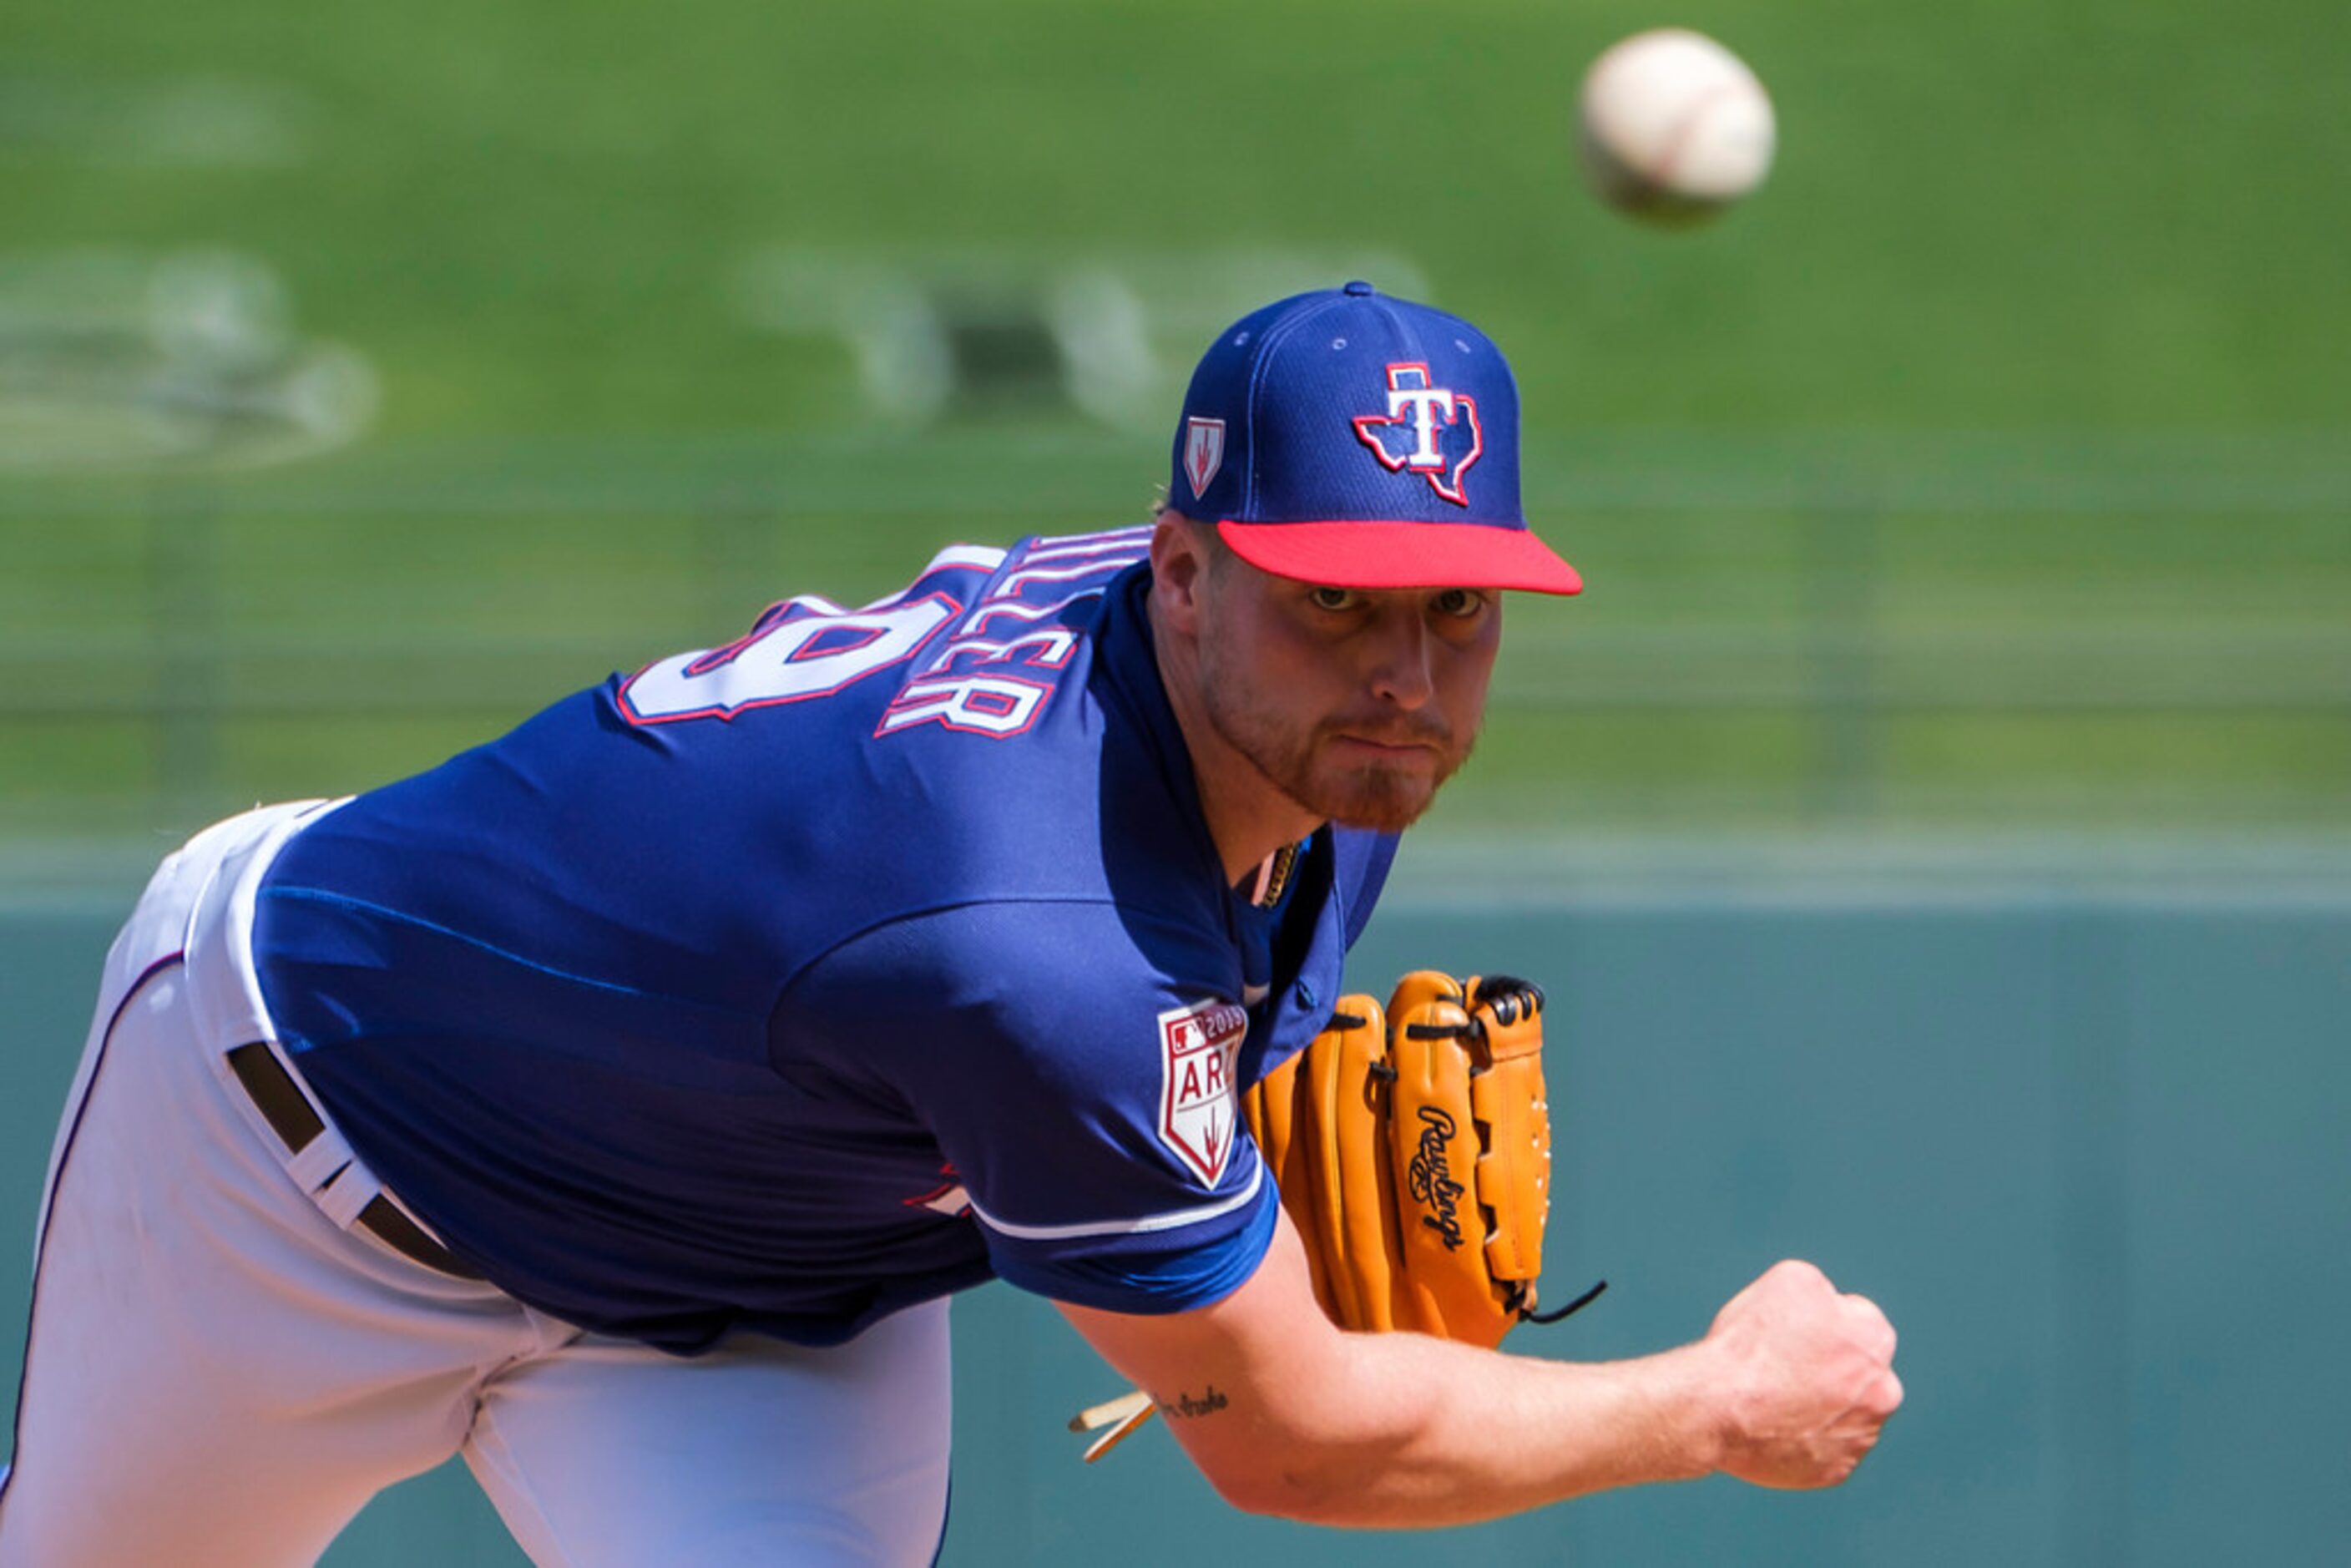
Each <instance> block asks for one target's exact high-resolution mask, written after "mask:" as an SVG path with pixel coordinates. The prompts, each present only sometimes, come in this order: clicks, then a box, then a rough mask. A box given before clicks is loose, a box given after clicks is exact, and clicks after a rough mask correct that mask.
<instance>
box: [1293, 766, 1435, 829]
mask: <svg viewBox="0 0 2351 1568" xmlns="http://www.w3.org/2000/svg"><path fill="white" fill-rule="evenodd" d="M1444 781H1445V771H1443V770H1439V769H1437V768H1426V769H1424V768H1408V767H1403V766H1396V765H1388V766H1382V767H1377V768H1350V769H1348V770H1347V771H1346V772H1344V773H1342V774H1340V775H1338V776H1337V777H1335V778H1333V779H1331V781H1330V787H1329V788H1328V789H1325V790H1322V791H1318V793H1321V794H1322V800H1319V801H1317V802H1316V804H1317V805H1318V806H1319V807H1320V808H1321V810H1322V815H1324V816H1326V817H1328V818H1330V819H1331V820H1332V821H1334V822H1338V823H1340V824H1342V825H1343V826H1345V827H1350V828H1367V829H1370V830H1371V831H1374V832H1379V833H1400V832H1402V831H1405V829H1406V828H1408V827H1410V826H1412V824H1413V823H1415V822H1416V821H1420V819H1421V817H1422V815H1423V814H1424V813H1426V811H1427V810H1428V808H1429V807H1430V806H1431V805H1432V804H1433V803H1435V801H1436V800H1437V786H1438V785H1439V784H1442V783H1443V782H1444Z"/></svg>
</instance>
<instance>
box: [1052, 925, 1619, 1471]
mask: <svg viewBox="0 0 2351 1568" xmlns="http://www.w3.org/2000/svg"><path fill="white" fill-rule="evenodd" d="M1542 1006H1543V994H1542V990H1541V988H1540V987H1538V986H1535V985H1533V984H1531V983H1530V982H1528V981H1525V980H1519V979H1512V978H1510V977H1508V976H1504V975H1495V976H1490V977H1486V978H1483V979H1480V978H1477V977H1472V978H1470V979H1469V980H1468V981H1467V982H1464V981H1461V980H1457V979H1455V978H1454V977H1452V976H1450V975H1447V974H1442V973H1439V972H1437V971H1436V970H1433V969H1423V970H1420V971H1417V972H1416V973H1414V974H1410V975H1406V976H1405V977H1404V978H1403V979H1402V980H1400V981H1398V982H1397V983H1396V988H1395V993H1394V994H1393V995H1392V996H1390V997H1389V998H1388V1004H1387V1006H1386V1008H1385V1009H1383V1008H1382V1007H1381V1006H1380V1004H1379V1003H1378V1002H1377V1001H1376V1000H1374V998H1370V997H1365V996H1353V997H1343V998H1340V1000H1339V1003H1338V1006H1337V1008H1336V1009H1334V1011H1333V1012H1332V1018H1331V1021H1330V1023H1329V1024H1328V1025H1327V1026H1325V1028H1324V1029H1323V1030H1322V1033H1321V1034H1319V1035H1317V1036H1315V1038H1314V1040H1313V1042H1312V1043H1311V1045H1309V1046H1308V1047H1307V1048H1306V1049H1305V1050H1304V1051H1301V1052H1299V1054H1298V1055H1296V1056H1295V1057H1292V1058H1291V1059H1290V1061H1286V1062H1284V1063H1283V1064H1282V1065H1281V1066H1280V1068H1279V1069H1277V1070H1276V1071H1272V1072H1270V1073H1268V1074H1267V1075H1266V1076H1265V1078H1264V1080H1263V1081H1262V1082H1259V1084H1258V1085H1257V1086H1256V1087H1255V1088H1253V1089H1251V1090H1249V1092H1248V1093H1247V1094H1246V1095H1244V1096H1243V1097H1242V1101H1241V1110H1242V1113H1243V1114H1244V1115H1246V1116H1247V1117H1248V1118H1249V1130H1250V1132H1251V1133H1253V1134H1255V1135H1256V1138H1257V1144H1258V1148H1259V1153H1260V1155H1261V1156H1262V1157H1263V1159H1264V1160H1265V1164H1266V1168H1267V1169H1269V1170H1270V1171H1271V1172H1272V1173H1273V1175H1274V1176H1275V1178H1276V1179H1277V1181H1278V1182H1279V1183H1280V1187H1281V1205H1282V1207H1284V1208H1286V1209H1288V1210H1289V1211H1290V1223H1291V1224H1293V1225H1294V1226H1296V1227H1297V1228H1298V1233H1299V1236H1300V1238H1301V1239H1302V1240H1303V1241H1304V1242H1305V1244H1306V1257H1307V1261H1308V1265H1309V1267H1310V1269H1311V1271H1312V1274H1313V1280H1314V1296H1315V1300H1316V1301H1319V1302H1321V1304H1322V1311H1323V1312H1324V1313H1325V1314H1326V1315H1327V1316H1328V1317H1329V1318H1330V1319H1331V1321H1332V1322H1335V1323H1337V1324H1338V1325H1339V1326H1340V1327H1341V1328H1343V1329H1353V1330H1359V1331H1365V1332H1385V1331H1389V1330H1395V1329H1405V1330H1410V1331H1413V1332H1416V1333H1426V1334H1435V1335H1437V1336H1438V1337H1439V1338H1443V1339H1457V1340H1461V1341H1464V1342H1466V1343H1471V1344H1476V1345H1481V1346H1484V1347H1486V1348H1488V1349H1491V1348H1493V1347H1494V1346H1495V1345H1497V1344H1499V1343H1501V1340H1502V1336H1503V1335H1504V1334H1506V1333H1509V1332H1510V1329H1511V1328H1512V1327H1513V1326H1514V1325H1516V1324H1518V1323H1519V1322H1557V1321H1558V1320H1559V1319H1561V1318H1563V1317H1565V1316H1567V1314H1568V1313H1570V1312H1574V1311H1576V1310H1577V1309H1578V1308H1580V1307H1582V1306H1583V1305H1584V1304H1585V1303H1587V1302H1589V1301H1591V1300H1592V1299H1593V1297H1595V1296H1597V1295H1598V1294H1599V1293H1600V1292H1601V1291H1604V1290H1605V1289H1607V1282H1606V1281H1602V1282H1601V1283H1600V1284H1598V1285H1595V1286H1593V1288H1592V1289H1591V1290H1589V1291H1585V1292H1584V1293H1583V1295H1581V1296H1579V1297H1577V1298H1576V1299H1575V1300H1574V1301H1570V1302H1569V1303H1568V1304H1567V1305H1566V1306H1564V1307H1562V1308H1561V1309H1560V1310H1559V1311H1557V1312H1547V1313H1541V1314H1538V1313H1537V1312H1536V1311H1535V1287H1536V1283H1537V1281H1538V1280H1539V1279H1540V1278H1541V1274H1542V1244H1543V1224H1544V1221H1545V1220H1546V1219H1547V1218H1549V1217H1550V1213H1551V1107H1550V1104H1549V1102H1548V1101H1547V1099H1546V1098H1545V1091H1544V1088H1543V1070H1542ZM1151 1409H1152V1406H1151V1403H1150V1398H1149V1396H1146V1395H1144V1394H1141V1393H1139V1392H1138V1393H1135V1394H1131V1395H1127V1396H1124V1397H1123V1398H1120V1399H1115V1400H1111V1401H1108V1402H1106V1403H1105V1404H1102V1405H1098V1406H1093V1407H1092V1409H1090V1410H1086V1411H1083V1412H1081V1413H1080V1414H1079V1416H1077V1417H1076V1418H1075V1419H1073V1420H1072V1421H1071V1423H1070V1426H1071V1430H1073V1431H1093V1430H1097V1429H1099V1428H1101V1427H1112V1428H1113V1429H1112V1430H1111V1431H1109V1432H1107V1433H1105V1434H1104V1435H1103V1436H1102V1437H1100V1438H1098V1439H1097V1440H1096V1441H1095V1442H1094V1444H1093V1445H1092V1447H1091V1448H1088V1449H1087V1450H1086V1455H1085V1457H1086V1458H1087V1460H1088V1461H1089V1462H1091V1461H1092V1460H1094V1459H1097V1458H1101V1457H1102V1455H1103V1454H1104V1453H1107V1452H1108V1451H1109V1450H1110V1449H1111V1448H1112V1447H1113V1446H1114V1445H1115V1444H1116V1443H1117V1442H1118V1441H1119V1440H1120V1439H1122V1438H1123V1437H1125V1436H1126V1435H1127V1434H1128V1433H1129V1432H1131V1431H1132V1430H1134V1427H1137V1426H1139V1425H1141V1423H1142V1422H1143V1421H1144V1419H1146V1418H1147V1417H1148V1416H1150V1414H1151Z"/></svg>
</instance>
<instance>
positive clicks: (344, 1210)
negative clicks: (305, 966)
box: [0, 803, 948, 1568]
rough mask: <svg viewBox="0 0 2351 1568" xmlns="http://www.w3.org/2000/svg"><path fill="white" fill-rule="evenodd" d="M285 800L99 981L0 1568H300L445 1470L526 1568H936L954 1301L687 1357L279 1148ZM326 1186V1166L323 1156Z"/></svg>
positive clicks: (20, 1424)
mask: <svg viewBox="0 0 2351 1568" xmlns="http://www.w3.org/2000/svg"><path fill="white" fill-rule="evenodd" d="M329 809H331V808H330V807H322V806H319V805H317V804H315V803H312V804H306V805H298V806H288V807H273V808H268V809H265V810H259V811H255V812H250V813H247V814H246V815H245V816H242V817H237V818H233V819H231V820H230V821H226V822H224V823H221V824H219V825H218V826H216V827H214V828H212V829H209V830H207V831H205V832H204V833H202V834H199V835H198V836H197V837H196V838H195V839H194V840H193V841H190V843H189V844H188V845H187V846H186V847H185V848H184V849H183V850H182V851H181V852H178V853H177V854H175V855H173V856H172V857H171V858H170V859H169V860H167V861H165V862H163V865H162V869H161V870H160V871H158V872H157V873H156V875H155V879H154V881H153V882H152V883H150V885H149V887H148V889H147V893H146V894H145V896H144V897H143V898H142V899H141V901H140V904H139V905H138V908H137V910H136V911H135V912H134V913H133V915H131V920H130V923H129V924H128V925H126V926H125V927H124V928H123V931H122V933H121V935H120V936H119V937H118V938H117V939H116V941H115V944H114V948H113V951H112V952H111V953H110V955H109V956H108V958H107V964H106V974H105V980H104V983H103V986H102V988H101V990H100V993H99V1003H98V1012H97V1017H96V1019H94V1020H93V1022H92V1025H91V1029H90V1035H89V1045H88V1048H87V1050H86V1051H85V1052H84V1054H83V1058H82V1063H81V1069H80V1072H79V1074H78V1078H77V1079H76V1081H75V1083H74V1087H73V1092H72V1093H71V1095H70V1096H69V1097H68V1103H67V1108H66V1114H65V1119H64V1123H63V1124H62V1126H61V1127H60V1128H59V1130H58V1134H57V1144H56V1145H55V1148H54V1150H53V1152H52V1155H51V1160H50V1167H49V1181H48V1187H49V1190H48V1192H47V1195H46V1196H45V1197H44V1201H43V1220H42V1228H41V1231H40V1234H39V1238H38V1240H37V1246H36V1252H37V1273H36V1276H35V1284H34V1294H33V1309H32V1324H31V1330H30V1333H29V1344H28V1349H27V1354H26V1368H25V1382H24V1388H23V1392H22V1395H21V1396H20V1399H19V1408H18V1411H17V1421H16V1448H15V1452H14V1458H13V1461H12V1465H11V1467H10V1469H8V1470H7V1471H6V1472H5V1480H4V1481H0V1568H122V1565H124V1564H130V1563H171V1564H173V1565H174V1568H214V1565H217V1568H275V1565H277V1564H301V1563H315V1562H316V1561H317V1559H318V1557H319V1553H320V1552H323V1551H324V1550H325V1549H326V1547H327V1544H328V1542H330V1541H331V1540H332V1539H333V1538H334V1536H335V1534H336V1532H337V1531H340V1529H341V1528H342V1527H343V1526H344V1525H345V1524H346V1523H348V1522H349V1521H350V1519H351V1518H352V1516H353V1515H355V1514H357V1513H358V1512H359V1511H360V1507H361V1506H362V1505H363V1504H364V1503H365V1502H366V1501H367V1500H368V1499H369V1498H370V1497H371V1496H373V1495H374V1494H375V1492H376V1491H377V1490H380V1489H381V1488H383V1487H385V1486H388V1485H390V1484H391V1483H392V1482H394V1481H397V1480H400V1479H403V1478H406V1477H408V1476H413V1475H415V1474H418V1473H419V1472H421V1471H423V1470H426V1469H431V1468H432V1467H433V1466H434V1465H437V1464H439V1463H440V1462H441V1461H442V1460H444V1459H445V1458H448V1457H449V1456H450V1455H452V1454H456V1453H462V1454H464V1455H465V1463H466V1464H467V1466H468V1467H469V1468H470V1469H472V1471H473V1473H474V1476H475V1479H477V1480H478V1481H479V1482H480V1483H481V1485H482V1487H483V1489H484V1490H486V1492H487V1493H488V1494H489V1496H490V1498H491V1500H492V1501H493V1502H495V1503H496V1507H497V1511H498V1513H499V1514H500V1516H501V1517H502V1518H503V1519H504V1520H505V1521H506V1523H507V1528H508V1529H510V1530H511V1531H513V1532H514V1534H515V1538H516V1539H517V1541H518V1542H521V1543H522V1546H523V1548H524V1549H525V1550H526V1551H527V1552H528V1553H529V1554H530V1556H531V1559H532V1561H533V1562H535V1563H542V1564H580V1565H586V1564H612V1565H615V1568H648V1565H651V1564H662V1565H664V1568H668V1565H696V1564H731V1563H761V1564H768V1563H825V1564H830V1563H887V1564H921V1563H929V1562H931V1561H932V1560H933V1559H934V1557H935V1554H936V1551H937V1548H938V1544H939V1541H940V1537H941V1534H942V1532H943V1531H944V1529H945V1523H946V1494H947V1444H948V1405H947V1388H948V1366H947V1314H946V1302H945V1301H937V1302H933V1303H931V1304H929V1305H927V1306H925V1307H921V1308H917V1309H914V1310H913V1311H910V1312H902V1313H899V1314H897V1315H896V1316H894V1317H892V1318H889V1319H886V1320H884V1321H883V1322H881V1323H879V1324H877V1325H876V1326H874V1327H873V1328H872V1329H871V1330H869V1331H868V1332H867V1333H864V1334H863V1335H862V1336H860V1337H859V1338H858V1339H856V1340H854V1341H852V1342H851V1343H848V1344H846V1345H842V1346H840V1347H838V1348H835V1349H830V1350H808V1349H802V1348H799V1347H795V1346H791V1345H787V1344H783V1343H778V1342H775V1341H772V1340H764V1339H758V1338H754V1337H751V1336H742V1337H740V1338H739V1339H737V1340H734V1341H730V1342H728V1343H725V1344H723V1345H721V1346H720V1347H719V1348H718V1349H717V1350H716V1351H715V1352H714V1353H713V1354H709V1355H706V1356H703V1357H699V1358H696V1359H693V1360H680V1359H677V1358H674V1357H671V1356H667V1355H664V1354H661V1353H660V1352H657V1351H654V1350H652V1349H650V1348H648V1347H646V1346H643V1345H641V1344H637V1343H633V1342H629V1341H622V1340H614V1339H607V1338H601V1337H599V1336H595V1335H590V1334H586V1333H581V1332H580V1330H578V1329H576V1328H573V1327H571V1326H569V1325H568V1324H565V1323H561V1322H556V1321H555V1320H553V1319H551V1318H549V1317H547V1316H546V1315H544V1314H542V1313H539V1312H534V1311H532V1310H531V1309H530V1308H528V1307H527V1306H524V1305H523V1304H522V1303H520V1302H518V1301H515V1300H513V1299H512V1298H510V1297H508V1296H507V1295H505V1294H504V1293H502V1292H501V1291H498V1290H496V1288H495V1287H493V1286H490V1285H486V1284H483V1283H481V1282H479V1281H467V1280H460V1279H456V1278H453V1277H451V1276H448V1275H445V1274H442V1273H439V1272H436V1271H435V1270H431V1269H428V1268H426V1267H425V1266H423V1264H420V1263H417V1262H414V1261H412V1260H410V1259H409V1258H407V1257H405V1256H402V1254H401V1253H399V1252H397V1251H395V1250H393V1249H392V1248H391V1247H388V1246H386V1245H385V1244H384V1243H382V1242H381V1241H380V1240H378V1239H376V1238H375V1237H374V1236H373V1235H371V1233H369V1232H368V1231H367V1230H366V1229H363V1228H354V1227H353V1218H354V1217H355V1216H356V1215H357V1213H358V1211H359V1210H360V1207H363V1206H364V1205H365V1204H366V1203H367V1201H368V1200H369V1199H370V1198H371V1197H375V1196H376V1195H377V1193H378V1192H379V1191H380V1190H381V1189H380V1188H379V1187H378V1186H376V1185H375V1183H374V1182H373V1180H372V1178H371V1176H369V1175H368V1173H367V1172H366V1170H365V1169H364V1167H363V1166H360V1165H359V1164H358V1163H357V1162H356V1161H354V1162H352V1163H351V1165H350V1167H349V1168H348V1169H346V1170H345V1171H343V1173H342V1174H341V1175H340V1176H334V1175H332V1166H331V1165H329V1163H328V1162H329V1160H330V1159H336V1158H337V1156H335V1155H328V1154H327V1153H326V1152H325V1151H326V1150H328V1149H334V1150H336V1151H337V1155H340V1154H344V1153H347V1151H345V1150H342V1149H341V1145H340V1137H339V1136H337V1135H336V1134H334V1133H333V1131H332V1128H331V1126H329V1130H328V1133H327V1134H326V1135H325V1137H323V1138H321V1139H320V1140H319V1141H318V1142H317V1143H315V1144H314V1145H312V1146H311V1148H310V1149H309V1150H306V1151H305V1152H304V1154H303V1155H299V1156H295V1155H288V1153H287V1149H286V1148H285V1146H284V1144H283V1143H282V1142H281V1141H280V1140H279V1138H278V1137H277V1135H276V1134H273V1133H272V1131H271V1130H270V1128H269V1126H268V1124H266V1122H265V1121H263V1120H262V1118H261V1115H260V1113H259V1112H258V1111H257V1110H256V1108H255V1106H254V1104H253V1103H252V1102H251V1100H250V1099H248V1098H247V1097H246V1094H245V1092H244V1091H243V1089H242V1088H241V1086H240V1085H239V1083H238V1082H237V1080H236V1078H235V1076H234V1075H233V1074H232V1073H231V1071H229V1068H228V1066H227V1062H226V1060H225V1054H226V1052H227V1051H230V1050H232V1049H234V1048H235V1047H236V1046H238V1045H241V1044H245V1043H246V1042H248V1041H251V1040H258V1039H265V1038H266V1028H267V1026H266V1012H265V1011H264V1010H263V1009H262V1004H261V1000H260V996H259V992H258V989H257V988H256V986H255V984H254V981H253V976H252V967H251V962H250V958H249V956H248V946H247V943H246V936H247V934H248V933H249V931H250V929H251V922H252V908H253V888H254V886H255V884H256V883H257V881H258V880H259V876H260V872H261V869H262V867H263V866H264V865H266V862H267V859H268V856H269V854H270V853H271V852H273V851H274V850H275V849H276V847H277V844H278V843H279V842H281V841H283V840H284V838H285V837H286V836H287V834H289V833H290V832H291V831H293V829H294V828H295V827H296V826H297V825H298V822H299V821H301V820H302V819H304V818H305V817H307V816H308V815H311V814H314V813H316V812H317V811H319V810H329ZM338 1163H339V1160H338Z"/></svg>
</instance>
